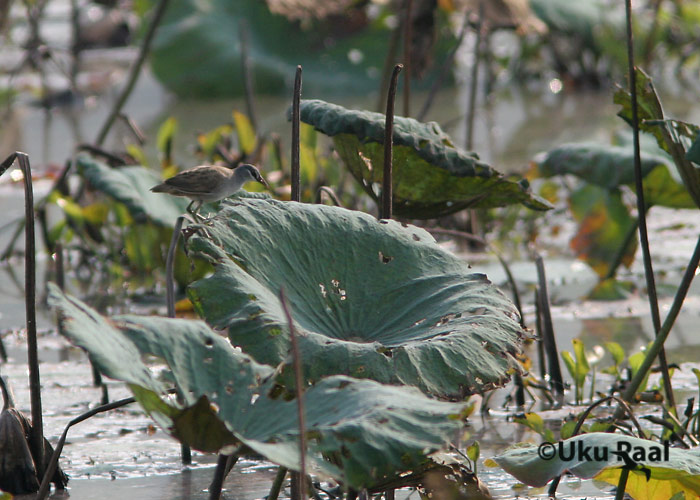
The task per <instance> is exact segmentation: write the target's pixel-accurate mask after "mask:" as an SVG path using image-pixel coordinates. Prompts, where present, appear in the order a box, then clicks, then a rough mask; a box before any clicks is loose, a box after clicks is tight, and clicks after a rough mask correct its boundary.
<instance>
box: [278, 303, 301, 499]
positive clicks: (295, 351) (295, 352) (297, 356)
mask: <svg viewBox="0 0 700 500" xmlns="http://www.w3.org/2000/svg"><path fill="white" fill-rule="evenodd" d="M280 302H281V303H282V309H283V310H284V315H285V317H286V318H287V324H288V325H289V340H290V342H291V345H292V346H291V347H292V360H293V363H294V385H295V390H296V400H297V416H298V419H299V458H300V464H299V465H300V467H299V468H300V470H299V475H298V476H297V478H296V479H297V481H298V491H299V498H301V500H306V498H307V496H306V422H305V418H304V386H303V384H304V377H303V374H302V364H301V353H300V352H299V343H298V341H297V334H296V330H295V329H294V321H293V320H292V315H291V313H290V312H289V307H288V305H287V300H286V298H285V296H284V290H280Z"/></svg>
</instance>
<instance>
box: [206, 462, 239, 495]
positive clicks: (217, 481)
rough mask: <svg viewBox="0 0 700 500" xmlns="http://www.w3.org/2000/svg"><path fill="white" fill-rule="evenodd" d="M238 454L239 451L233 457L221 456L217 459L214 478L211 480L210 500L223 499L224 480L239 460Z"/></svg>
mask: <svg viewBox="0 0 700 500" xmlns="http://www.w3.org/2000/svg"><path fill="white" fill-rule="evenodd" d="M238 453H239V452H238V451H234V452H233V454H231V455H219V458H217V460H216V470H215V471H214V477H213V478H212V480H211V484H209V500H219V499H220V498H221V490H222V488H223V486H224V480H225V479H226V475H227V474H228V471H230V470H231V468H232V467H233V465H235V463H236V461H237V460H238Z"/></svg>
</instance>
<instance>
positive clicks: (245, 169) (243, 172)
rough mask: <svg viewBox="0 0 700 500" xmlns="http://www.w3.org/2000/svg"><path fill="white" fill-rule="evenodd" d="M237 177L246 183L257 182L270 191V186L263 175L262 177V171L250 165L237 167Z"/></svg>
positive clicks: (244, 164) (245, 164)
mask: <svg viewBox="0 0 700 500" xmlns="http://www.w3.org/2000/svg"><path fill="white" fill-rule="evenodd" d="M235 175H239V176H241V179H243V180H244V182H248V181H256V182H259V183H260V184H262V185H263V186H265V187H266V188H267V189H270V186H269V185H268V184H267V182H266V181H265V179H263V177H262V175H260V171H259V170H258V169H257V168H256V167H255V166H253V165H251V164H250V163H243V164H242V165H239V166H238V167H236V171H235Z"/></svg>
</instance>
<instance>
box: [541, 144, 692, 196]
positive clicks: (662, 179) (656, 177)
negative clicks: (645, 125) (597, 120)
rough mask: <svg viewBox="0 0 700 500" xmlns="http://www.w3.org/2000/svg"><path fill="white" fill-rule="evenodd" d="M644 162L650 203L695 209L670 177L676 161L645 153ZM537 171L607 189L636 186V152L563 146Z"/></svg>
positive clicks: (626, 148)
mask: <svg viewBox="0 0 700 500" xmlns="http://www.w3.org/2000/svg"><path fill="white" fill-rule="evenodd" d="M641 160H642V176H643V177H644V179H645V186H644V187H645V192H644V194H645V201H646V203H647V204H649V205H661V206H666V207H671V208H693V207H695V204H694V203H693V200H692V198H691V197H690V195H689V194H688V191H687V190H686V189H685V188H684V186H683V185H682V184H679V183H678V182H676V181H675V180H674V179H673V177H671V173H670V171H669V169H670V168H671V167H672V165H673V161H672V159H671V158H670V157H667V156H662V155H658V154H652V153H648V152H645V151H643V152H642V157H641ZM538 169H539V172H540V173H541V175H543V176H545V177H551V176H554V175H565V174H570V175H575V176H576V177H579V178H581V179H583V180H584V181H586V182H588V183H591V184H596V185H598V186H601V187H604V188H606V189H616V188H618V187H620V186H622V185H628V186H634V152H633V149H632V147H631V145H630V146H629V147H622V146H608V145H601V144H597V143H572V144H562V145H561V146H557V147H556V148H554V149H552V150H550V151H548V152H547V153H546V154H545V155H544V156H543V157H542V158H539V159H538Z"/></svg>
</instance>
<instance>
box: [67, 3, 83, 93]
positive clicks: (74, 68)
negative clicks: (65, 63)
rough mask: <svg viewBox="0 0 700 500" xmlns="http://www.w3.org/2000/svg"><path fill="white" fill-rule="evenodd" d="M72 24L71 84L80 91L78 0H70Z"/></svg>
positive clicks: (72, 87) (75, 90)
mask: <svg viewBox="0 0 700 500" xmlns="http://www.w3.org/2000/svg"><path fill="white" fill-rule="evenodd" d="M70 25H71V47H70V48H71V65H70V86H71V89H72V90H73V92H77V91H78V85H77V83H76V82H77V80H78V73H79V72H80V51H81V47H80V7H79V6H78V0H70Z"/></svg>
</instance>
